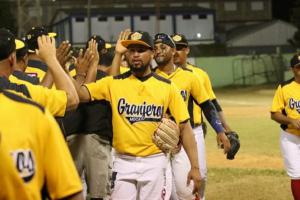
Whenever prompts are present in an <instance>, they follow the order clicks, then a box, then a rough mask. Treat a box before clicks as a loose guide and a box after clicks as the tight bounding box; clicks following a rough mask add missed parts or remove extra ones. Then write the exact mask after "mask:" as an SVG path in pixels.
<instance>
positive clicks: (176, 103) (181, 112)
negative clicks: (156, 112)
mask: <svg viewBox="0 0 300 200" xmlns="http://www.w3.org/2000/svg"><path fill="white" fill-rule="evenodd" d="M169 109H170V113H171V115H172V116H173V117H174V118H175V121H176V123H177V124H180V123H182V122H185V121H187V120H189V119H190V116H189V113H188V110H187V107H186V104H185V103H184V101H183V98H182V96H181V94H180V91H179V89H178V88H177V87H176V86H175V85H174V84H173V83H171V91H170V101H169Z"/></svg>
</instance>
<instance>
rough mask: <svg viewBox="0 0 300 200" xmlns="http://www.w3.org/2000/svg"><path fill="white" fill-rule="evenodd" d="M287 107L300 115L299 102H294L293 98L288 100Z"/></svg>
mask: <svg viewBox="0 0 300 200" xmlns="http://www.w3.org/2000/svg"><path fill="white" fill-rule="evenodd" d="M289 107H290V109H292V110H293V109H295V110H296V111H297V112H298V113H299V114H300V101H299V100H295V99H293V98H290V99H289Z"/></svg>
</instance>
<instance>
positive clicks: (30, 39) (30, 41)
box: [25, 26, 57, 53]
mask: <svg viewBox="0 0 300 200" xmlns="http://www.w3.org/2000/svg"><path fill="white" fill-rule="evenodd" d="M42 35H48V36H49V37H55V36H56V35H57V34H56V33H54V32H48V31H47V30H46V29H45V28H44V27H42V26H40V27H32V28H31V29H30V31H28V32H27V34H26V36H25V42H26V43H27V45H28V52H30V53H34V52H35V50H36V49H38V43H37V39H38V37H39V36H42Z"/></svg>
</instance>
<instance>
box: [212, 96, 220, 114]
mask: <svg viewBox="0 0 300 200" xmlns="http://www.w3.org/2000/svg"><path fill="white" fill-rule="evenodd" d="M211 102H212V103H213V104H214V106H215V108H216V110H217V111H218V112H222V111H223V110H222V108H221V106H220V104H219V103H218V101H217V99H213V100H211Z"/></svg>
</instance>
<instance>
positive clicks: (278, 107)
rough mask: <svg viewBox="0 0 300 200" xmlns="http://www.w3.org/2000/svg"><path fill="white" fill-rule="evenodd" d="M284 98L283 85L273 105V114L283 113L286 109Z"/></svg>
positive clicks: (277, 92)
mask: <svg viewBox="0 0 300 200" xmlns="http://www.w3.org/2000/svg"><path fill="white" fill-rule="evenodd" d="M284 107H285V105H284V98H283V94H282V88H281V85H279V86H278V88H277V90H276V92H275V95H274V98H273V103H272V108H271V112H281V111H282V110H283V109H284Z"/></svg>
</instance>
